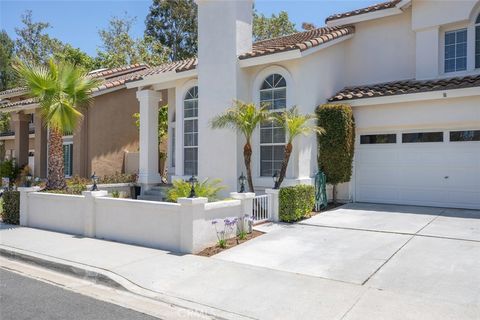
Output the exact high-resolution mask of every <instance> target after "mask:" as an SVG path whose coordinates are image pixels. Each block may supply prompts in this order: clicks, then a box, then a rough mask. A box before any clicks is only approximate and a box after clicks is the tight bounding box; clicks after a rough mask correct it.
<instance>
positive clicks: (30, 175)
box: [25, 173, 33, 188]
mask: <svg viewBox="0 0 480 320" xmlns="http://www.w3.org/2000/svg"><path fill="white" fill-rule="evenodd" d="M32 179H33V177H32V174H31V173H28V174H27V176H26V177H25V180H26V183H25V184H26V187H27V188H30V187H31V186H32Z"/></svg>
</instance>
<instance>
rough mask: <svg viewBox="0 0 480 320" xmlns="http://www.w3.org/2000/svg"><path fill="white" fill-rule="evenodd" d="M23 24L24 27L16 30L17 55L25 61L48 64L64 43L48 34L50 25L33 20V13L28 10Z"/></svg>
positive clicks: (23, 18)
mask: <svg viewBox="0 0 480 320" xmlns="http://www.w3.org/2000/svg"><path fill="white" fill-rule="evenodd" d="M22 23H23V27H21V28H15V33H16V34H17V36H18V38H17V40H16V41H15V46H16V50H15V52H16V55H17V56H18V57H19V58H20V59H21V60H23V61H29V62H34V63H39V62H40V63H46V62H47V61H48V59H50V57H51V56H52V54H53V53H54V52H55V51H56V50H58V49H59V48H60V47H61V46H62V43H61V42H60V41H59V40H57V39H54V38H51V37H50V36H49V35H48V34H47V33H46V30H47V29H48V28H50V24H49V23H46V22H34V21H33V20H32V11H30V10H27V11H26V12H25V13H24V14H23V15H22Z"/></svg>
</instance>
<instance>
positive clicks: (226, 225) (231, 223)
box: [212, 218, 238, 249]
mask: <svg viewBox="0 0 480 320" xmlns="http://www.w3.org/2000/svg"><path fill="white" fill-rule="evenodd" d="M237 221H238V218H226V219H224V220H223V229H220V230H219V228H218V227H217V226H218V223H219V222H221V220H213V221H212V225H213V226H214V227H215V232H216V234H217V239H218V246H219V247H220V248H222V249H225V248H226V247H227V240H228V239H229V238H230V237H232V236H233V235H234V233H235V231H236V226H237Z"/></svg>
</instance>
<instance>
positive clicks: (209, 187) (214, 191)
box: [167, 179, 225, 202]
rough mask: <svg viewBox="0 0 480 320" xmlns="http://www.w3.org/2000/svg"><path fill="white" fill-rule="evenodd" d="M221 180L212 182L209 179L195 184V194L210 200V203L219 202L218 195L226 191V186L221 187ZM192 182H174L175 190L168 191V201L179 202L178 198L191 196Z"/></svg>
mask: <svg viewBox="0 0 480 320" xmlns="http://www.w3.org/2000/svg"><path fill="white" fill-rule="evenodd" d="M220 182H221V180H220V179H215V180H213V181H212V182H210V181H209V180H208V179H205V180H203V181H202V182H197V183H196V184H195V194H196V195H197V197H205V198H208V201H209V202H213V201H216V200H218V193H219V192H220V191H221V190H223V189H225V186H221V185H220ZM191 188H192V187H191V186H190V182H187V181H184V180H180V179H179V180H175V181H173V188H172V189H170V190H168V194H167V200H168V201H170V202H177V199H178V198H186V197H188V196H189V195H190V189H191Z"/></svg>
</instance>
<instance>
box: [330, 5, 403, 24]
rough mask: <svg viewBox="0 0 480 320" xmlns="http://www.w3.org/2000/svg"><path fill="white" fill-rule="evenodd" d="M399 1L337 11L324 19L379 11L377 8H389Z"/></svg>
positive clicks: (331, 19)
mask: <svg viewBox="0 0 480 320" xmlns="http://www.w3.org/2000/svg"><path fill="white" fill-rule="evenodd" d="M400 1H402V0H391V1H386V2H382V3H377V4H374V5H372V6H369V7H366V8H361V9H357V10H353V11H349V12H344V13H338V14H334V15H331V16H329V17H328V18H327V19H325V22H329V21H333V20H337V19H342V18H348V17H353V16H358V15H361V14H364V13H370V12H374V11H379V10H385V9H390V8H394V7H395V6H396V5H397V4H398V3H399V2H400Z"/></svg>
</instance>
